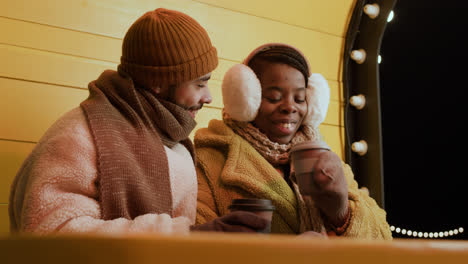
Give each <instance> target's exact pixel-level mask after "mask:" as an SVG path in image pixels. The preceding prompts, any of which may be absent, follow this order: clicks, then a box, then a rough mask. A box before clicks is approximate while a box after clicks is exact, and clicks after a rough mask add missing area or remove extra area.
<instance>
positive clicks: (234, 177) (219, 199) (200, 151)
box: [194, 120, 392, 239]
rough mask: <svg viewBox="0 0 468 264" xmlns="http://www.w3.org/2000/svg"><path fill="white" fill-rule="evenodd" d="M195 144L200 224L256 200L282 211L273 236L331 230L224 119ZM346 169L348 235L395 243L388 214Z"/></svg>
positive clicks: (204, 131) (275, 216) (215, 122)
mask: <svg viewBox="0 0 468 264" xmlns="http://www.w3.org/2000/svg"><path fill="white" fill-rule="evenodd" d="M194 141H195V149H196V154H197V159H198V162H197V177H198V204H197V219H196V223H197V224H202V223H205V222H208V221H211V220H213V219H214V218H216V217H219V216H222V215H225V214H227V213H228V212H229V209H228V206H229V204H230V203H231V200H232V199H237V198H254V197H255V198H262V199H269V200H271V201H272V202H273V204H274V205H275V207H276V211H275V212H274V214H273V220H272V227H271V230H272V233H290V234H298V233H301V232H303V231H307V229H309V230H312V231H321V230H318V229H320V225H322V226H325V227H327V223H326V219H323V218H322V216H321V214H320V213H319V212H318V210H317V208H314V205H313V203H312V204H308V205H307V207H308V210H306V211H307V214H309V216H308V217H305V216H304V215H302V214H305V210H301V206H303V204H304V202H303V201H302V198H301V197H300V196H298V194H297V190H296V192H295V191H294V190H293V189H291V188H290V187H289V185H288V184H287V183H286V181H285V180H284V179H283V177H282V176H281V175H280V174H279V173H278V172H277V171H276V169H275V168H274V167H273V166H272V165H271V164H270V163H268V162H267V161H266V160H265V159H264V158H263V157H262V156H261V155H260V154H259V153H258V152H257V151H256V150H255V149H254V148H253V147H252V146H251V145H250V144H249V143H248V142H247V141H245V140H244V139H243V138H242V137H240V136H239V135H237V134H235V133H234V132H233V131H232V130H231V129H230V128H229V127H228V126H226V125H225V124H224V123H223V121H220V120H211V122H210V124H209V126H208V128H203V129H200V130H198V131H197V133H196V134H195V140H194ZM343 168H344V173H345V177H346V180H347V181H348V186H349V187H348V188H349V190H348V191H349V204H350V208H351V219H350V224H349V226H348V228H347V230H346V232H345V233H344V234H342V236H347V237H355V238H362V239H392V236H391V231H390V228H389V225H388V223H387V221H386V213H385V211H384V210H382V209H381V208H379V206H378V205H377V203H376V202H375V200H374V199H372V198H371V197H369V195H368V194H367V193H366V192H365V191H362V190H359V189H358V184H357V182H356V181H355V180H354V176H353V173H352V171H351V168H350V167H349V166H348V165H346V164H344V166H343ZM304 219H306V220H304ZM304 221H306V222H307V221H310V222H312V223H304ZM304 226H306V230H304Z"/></svg>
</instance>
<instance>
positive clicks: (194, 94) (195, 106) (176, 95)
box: [168, 73, 212, 118]
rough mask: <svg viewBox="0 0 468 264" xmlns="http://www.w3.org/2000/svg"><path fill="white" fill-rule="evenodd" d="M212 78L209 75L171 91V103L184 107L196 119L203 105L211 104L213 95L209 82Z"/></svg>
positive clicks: (169, 96)
mask: <svg viewBox="0 0 468 264" xmlns="http://www.w3.org/2000/svg"><path fill="white" fill-rule="evenodd" d="M210 78H211V73H208V74H205V75H203V76H201V77H200V78H198V79H195V80H192V81H188V82H185V83H182V84H180V85H178V86H176V87H175V88H172V89H169V90H170V94H169V95H168V98H169V101H171V102H173V103H175V104H177V105H179V106H181V107H183V108H184V109H186V110H187V111H188V112H189V113H190V115H191V116H192V117H193V118H195V115H196V114H197V112H198V110H200V109H201V108H202V107H203V104H209V103H211V100H212V99H211V94H210V90H209V89H208V80H209V79H210Z"/></svg>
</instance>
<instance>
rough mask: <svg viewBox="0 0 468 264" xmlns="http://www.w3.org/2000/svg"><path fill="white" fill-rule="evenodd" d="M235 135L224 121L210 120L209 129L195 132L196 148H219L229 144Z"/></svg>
mask: <svg viewBox="0 0 468 264" xmlns="http://www.w3.org/2000/svg"><path fill="white" fill-rule="evenodd" d="M233 137H235V133H234V132H233V131H232V129H231V128H229V127H228V126H227V125H226V124H225V123H224V122H223V121H222V120H217V119H212V120H210V122H209V124H208V127H205V128H200V129H198V130H197V131H196V132H195V137H194V143H195V148H207V147H208V148H211V147H212V148H219V147H220V146H222V145H226V144H229V142H230V141H231V140H232V138H233Z"/></svg>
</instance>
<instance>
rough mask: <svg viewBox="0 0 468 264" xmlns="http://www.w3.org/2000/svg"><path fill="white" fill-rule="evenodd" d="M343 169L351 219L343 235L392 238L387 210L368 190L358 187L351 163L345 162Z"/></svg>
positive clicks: (362, 237) (361, 237)
mask: <svg viewBox="0 0 468 264" xmlns="http://www.w3.org/2000/svg"><path fill="white" fill-rule="evenodd" d="M343 170H344V174H345V177H346V180H347V182H348V196H349V204H350V207H351V208H350V209H351V219H350V224H349V226H348V228H347V229H346V231H345V233H344V234H342V236H346V237H354V238H360V239H384V240H391V239H392V233H391V231H390V226H389V225H388V223H387V220H386V216H387V214H386V212H385V211H384V210H383V209H382V208H380V207H379V206H378V204H377V203H376V201H375V200H374V199H373V198H372V197H370V196H369V194H368V193H367V191H364V190H360V189H359V188H358V183H357V182H356V181H355V180H354V174H353V172H352V170H351V167H350V166H349V165H347V164H343Z"/></svg>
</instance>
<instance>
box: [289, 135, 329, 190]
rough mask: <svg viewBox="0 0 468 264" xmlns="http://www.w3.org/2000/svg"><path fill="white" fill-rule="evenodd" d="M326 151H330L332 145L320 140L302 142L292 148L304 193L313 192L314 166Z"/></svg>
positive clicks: (297, 177) (297, 173) (298, 180)
mask: <svg viewBox="0 0 468 264" xmlns="http://www.w3.org/2000/svg"><path fill="white" fill-rule="evenodd" d="M324 151H330V147H329V146H328V145H327V143H325V142H323V141H319V140H317V141H306V142H301V143H298V144H296V145H295V146H293V147H292V148H291V150H290V156H291V160H292V163H293V166H294V170H295V172H296V180H297V184H298V185H299V191H300V192H301V194H302V195H311V194H312V191H313V190H312V186H313V182H312V175H313V173H314V166H315V163H316V162H317V161H318V156H319V155H320V154H321V153H323V152H324Z"/></svg>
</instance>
